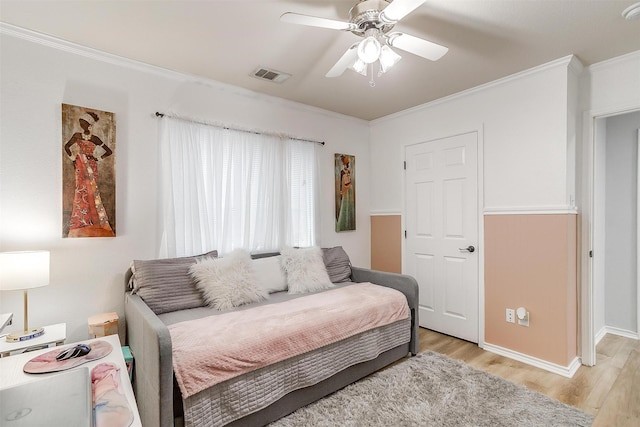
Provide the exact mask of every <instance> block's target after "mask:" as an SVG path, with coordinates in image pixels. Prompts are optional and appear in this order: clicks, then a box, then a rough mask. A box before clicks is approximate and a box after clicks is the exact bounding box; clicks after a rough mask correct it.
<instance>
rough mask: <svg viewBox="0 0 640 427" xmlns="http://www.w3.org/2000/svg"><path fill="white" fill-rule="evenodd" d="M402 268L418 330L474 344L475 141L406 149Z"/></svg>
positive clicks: (458, 139)
mask: <svg viewBox="0 0 640 427" xmlns="http://www.w3.org/2000/svg"><path fill="white" fill-rule="evenodd" d="M405 160H406V176H405V203H406V206H405V208H406V209H405V228H406V250H405V252H404V253H405V255H404V265H405V271H406V273H407V274H410V275H412V276H414V277H415V278H416V280H417V281H418V284H419V285H420V326H422V327H425V328H428V329H433V330H435V331H438V332H442V333H445V334H448V335H452V336H455V337H458V338H462V339H465V340H468V341H472V342H476V343H477V342H478V176H477V173H478V135H477V133H476V132H473V133H468V134H463V135H457V136H452V137H448V138H443V139H438V140H435V141H430V142H425V143H421V144H417V145H411V146H408V147H406V150H405Z"/></svg>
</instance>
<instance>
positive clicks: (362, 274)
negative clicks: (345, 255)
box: [351, 267, 420, 356]
mask: <svg viewBox="0 0 640 427" xmlns="http://www.w3.org/2000/svg"><path fill="white" fill-rule="evenodd" d="M351 280H352V281H353V282H371V283H374V284H376V285H380V286H386V287H389V288H393V289H396V290H398V291H400V292H402V293H403V294H404V295H405V297H407V303H408V304H409V309H410V310H411V342H410V343H409V351H411V354H413V355H414V356H415V355H416V354H417V353H418V345H419V343H418V328H419V326H420V322H419V319H418V303H419V299H418V290H419V288H418V282H417V281H416V279H414V278H413V277H411V276H407V275H404V274H398V273H388V272H384V271H376V270H370V269H367V268H358V267H351Z"/></svg>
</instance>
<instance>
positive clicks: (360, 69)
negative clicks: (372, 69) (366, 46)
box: [349, 58, 367, 77]
mask: <svg viewBox="0 0 640 427" xmlns="http://www.w3.org/2000/svg"><path fill="white" fill-rule="evenodd" d="M349 68H351V69H352V70H353V71H355V72H356V73H359V74H362V75H363V76H365V77H366V76H367V64H366V63H365V62H364V61H363V60H362V59H360V58H357V59H356V62H354V63H353V65H351V66H350V67H349Z"/></svg>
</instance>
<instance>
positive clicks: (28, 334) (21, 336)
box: [7, 328, 44, 342]
mask: <svg viewBox="0 0 640 427" xmlns="http://www.w3.org/2000/svg"><path fill="white" fill-rule="evenodd" d="M43 334H44V328H31V329H29V330H28V331H22V332H14V333H12V334H9V335H7V342H20V341H27V340H30V339H32V338H36V337H39V336H40V335H43Z"/></svg>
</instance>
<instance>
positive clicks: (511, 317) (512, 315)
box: [506, 308, 516, 323]
mask: <svg viewBox="0 0 640 427" xmlns="http://www.w3.org/2000/svg"><path fill="white" fill-rule="evenodd" d="M506 317H507V322H509V323H516V311H515V310H514V309H513V308H507V315H506Z"/></svg>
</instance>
